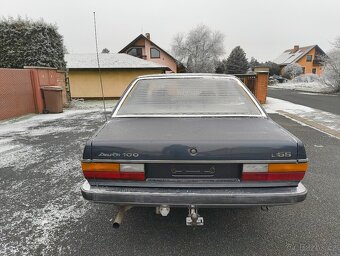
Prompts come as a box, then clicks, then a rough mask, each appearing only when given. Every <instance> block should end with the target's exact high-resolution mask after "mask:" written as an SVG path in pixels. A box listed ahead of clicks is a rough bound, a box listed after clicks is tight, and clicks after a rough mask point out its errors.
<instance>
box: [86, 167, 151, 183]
mask: <svg viewBox="0 0 340 256" xmlns="http://www.w3.org/2000/svg"><path fill="white" fill-rule="evenodd" d="M81 166H82V170H83V173H84V176H85V178H86V179H110V180H145V171H144V164H117V163H82V164H81Z"/></svg>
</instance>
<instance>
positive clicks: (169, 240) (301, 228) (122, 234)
mask: <svg viewBox="0 0 340 256" xmlns="http://www.w3.org/2000/svg"><path fill="white" fill-rule="evenodd" d="M55 117H56V116H53V117H51V118H48V119H47V120H46V118H45V119H42V116H38V117H33V118H25V119H24V120H21V121H16V122H7V123H5V124H3V123H2V124H0V153H1V162H0V189H1V195H0V200H1V208H0V214H1V219H0V226H1V231H0V235H1V236H0V254H1V255H41V254H43V255H339V254H340V246H339V244H340V223H339V220H340V199H339V198H340V197H339V195H340V187H339V180H340V172H339V171H338V170H339V166H340V159H339V157H338V156H339V155H338V154H339V153H338V152H339V150H340V140H337V139H334V138H331V137H329V136H327V135H324V134H322V133H320V132H318V131H316V130H313V129H311V128H308V127H305V126H301V125H299V124H297V123H295V122H293V121H290V120H288V119H286V118H284V117H281V116H278V115H272V117H273V119H274V120H276V121H277V122H279V123H280V124H281V125H283V126H284V127H286V128H287V129H288V130H289V131H291V132H292V133H293V134H295V135H297V136H298V137H300V138H301V139H302V141H304V142H305V144H306V147H307V152H308V156H309V158H310V160H311V161H310V170H309V172H308V174H307V176H306V178H305V182H304V184H305V185H306V186H307V187H308V189H309V195H308V197H307V199H306V201H305V202H303V203H301V204H298V205H292V206H286V207H273V208H270V210H269V211H268V212H263V211H261V210H260V209H259V208H254V209H210V210H204V209H203V210H201V212H200V213H201V215H202V216H203V217H204V218H205V226H203V227H196V228H193V227H186V226H185V216H186V214H187V212H186V210H185V209H172V210H171V212H170V215H169V216H168V217H166V218H165V217H161V216H158V215H155V214H154V209H151V208H150V209H143V208H134V209H132V210H131V211H130V212H129V213H128V214H127V216H126V218H125V219H124V222H123V224H122V226H121V228H120V229H119V230H114V229H112V228H111V221H112V218H113V216H114V213H115V212H116V209H115V208H114V207H113V206H110V205H95V204H91V203H89V202H87V201H85V200H83V199H82V197H81V195H80V191H79V186H80V185H81V183H82V182H83V177H82V174H81V170H80V162H79V160H80V158H81V151H82V147H83V144H84V142H85V141H86V139H87V138H88V137H89V136H90V135H92V134H93V132H94V131H95V130H96V129H97V128H98V127H99V126H100V125H101V124H102V123H103V118H102V116H101V115H99V114H98V113H96V112H90V111H74V112H72V111H71V112H68V113H65V114H62V115H60V116H59V118H55Z"/></svg>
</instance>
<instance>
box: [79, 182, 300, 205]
mask: <svg viewBox="0 0 340 256" xmlns="http://www.w3.org/2000/svg"><path fill="white" fill-rule="evenodd" d="M81 192H82V195H83V197H84V198H85V199H87V200H90V201H93V202H96V203H111V204H116V205H134V206H159V205H169V206H178V207H187V206H190V205H195V206H200V207H203V208H204V207H207V208H209V207H238V206H240V207H243V206H262V205H263V206H265V205H284V204H294V203H298V202H301V201H303V200H305V198H306V196H307V189H306V188H305V186H304V185H302V183H299V185H298V186H297V187H275V188H270V187H267V188H218V189H211V188H198V189H185V188H167V189H164V188H136V187H94V186H90V184H89V183H88V182H87V181H86V182H85V183H84V184H83V185H82V187H81Z"/></svg>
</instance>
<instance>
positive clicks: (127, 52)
mask: <svg viewBox="0 0 340 256" xmlns="http://www.w3.org/2000/svg"><path fill="white" fill-rule="evenodd" d="M132 49H141V50H142V54H141V56H134V55H131V54H129V51H130V50H132ZM126 54H128V55H130V56H133V57H136V58H143V47H141V46H132V47H130V48H129V49H127V51H126Z"/></svg>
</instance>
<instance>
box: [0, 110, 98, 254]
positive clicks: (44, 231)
mask: <svg viewBox="0 0 340 256" xmlns="http://www.w3.org/2000/svg"><path fill="white" fill-rule="evenodd" d="M93 111H94V109H93V108H89V109H81V110H79V109H71V110H67V111H65V112H64V113H61V114H55V115H31V116H26V117H22V118H17V119H12V120H9V121H6V122H0V153H1V161H0V192H1V193H0V201H1V203H2V207H1V208H0V214H1V219H0V226H1V229H0V255H15V254H17V255H41V254H42V255H53V254H54V255H55V254H57V251H56V250H60V249H63V248H61V247H60V246H61V245H60V244H62V243H61V242H62V241H63V239H64V240H65V239H67V238H65V237H66V235H65V234H67V233H68V232H69V233H70V232H71V230H69V229H68V227H69V226H70V225H73V224H74V223H77V222H78V221H79V220H80V219H81V218H82V216H83V215H84V214H85V212H86V211H87V210H88V209H90V208H91V205H89V204H87V202H86V201H85V200H84V199H83V198H82V196H81V194H80V191H79V187H80V185H81V183H82V182H83V177H82V174H81V170H80V162H79V159H80V158H81V153H82V147H83V144H84V143H85V141H86V139H87V138H88V137H90V136H91V135H92V134H93V132H94V131H95V130H96V129H97V128H98V127H99V126H100V125H101V124H102V123H103V120H104V118H103V115H102V114H101V113H100V112H98V111H96V112H93ZM64 250H65V249H64Z"/></svg>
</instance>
